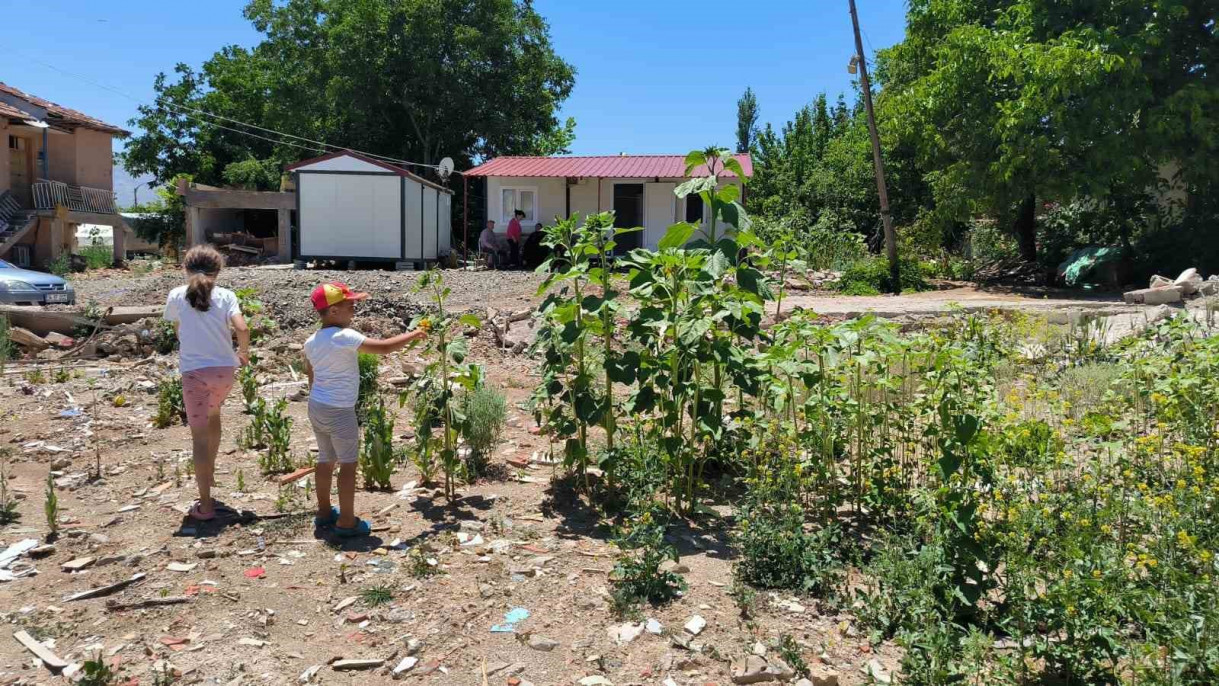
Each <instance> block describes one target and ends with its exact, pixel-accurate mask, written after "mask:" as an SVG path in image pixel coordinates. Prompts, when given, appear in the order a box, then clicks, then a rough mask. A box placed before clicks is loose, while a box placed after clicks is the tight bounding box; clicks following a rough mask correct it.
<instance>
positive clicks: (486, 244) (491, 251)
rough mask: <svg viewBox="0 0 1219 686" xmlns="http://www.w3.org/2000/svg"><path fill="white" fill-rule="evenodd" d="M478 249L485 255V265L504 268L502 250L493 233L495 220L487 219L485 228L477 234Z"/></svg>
mask: <svg viewBox="0 0 1219 686" xmlns="http://www.w3.org/2000/svg"><path fill="white" fill-rule="evenodd" d="M478 251H479V252H480V253H482V254H483V255H486V256H487V266H488V267H490V268H491V269H503V268H504V251H503V248H501V247H500V244H499V238H498V237H497V236H496V235H495V220H493V219H488V220H487V228H485V229H483V230H482V233H480V234H478Z"/></svg>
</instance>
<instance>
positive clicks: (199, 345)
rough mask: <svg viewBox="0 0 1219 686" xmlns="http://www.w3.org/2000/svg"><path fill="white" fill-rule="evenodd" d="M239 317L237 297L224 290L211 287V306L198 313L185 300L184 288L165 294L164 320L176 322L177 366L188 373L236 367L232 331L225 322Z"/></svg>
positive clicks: (239, 309)
mask: <svg viewBox="0 0 1219 686" xmlns="http://www.w3.org/2000/svg"><path fill="white" fill-rule="evenodd" d="M238 314H241V306H240V305H239V304H238V303H237V296H236V295H233V292H232V291H230V290H229V289H227V288H220V287H219V286H215V287H213V288H212V299H211V307H209V308H208V310H207V312H200V311H199V310H196V309H195V308H193V307H191V306H190V303H189V302H187V300H186V286H178V287H177V288H175V289H173V290H172V291H170V292H169V297H168V298H167V299H166V300H165V314H164V317H165V319H167V320H169V321H171V322H177V323H178V341H179V346H178V348H179V350H178V367H179V369H180V370H181V371H182V372H184V373H185V372H191V371H194V370H196V369H205V368H207V367H236V366H237V365H238V364H239V361H238V360H237V353H236V352H234V350H233V329H232V327H231V326H230V324H229V320H231V319H232V318H233V316H234V315H238Z"/></svg>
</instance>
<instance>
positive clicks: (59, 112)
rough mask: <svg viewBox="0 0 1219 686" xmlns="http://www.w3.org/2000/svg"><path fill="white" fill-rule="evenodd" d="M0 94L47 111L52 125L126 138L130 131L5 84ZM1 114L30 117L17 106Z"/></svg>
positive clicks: (6, 109)
mask: <svg viewBox="0 0 1219 686" xmlns="http://www.w3.org/2000/svg"><path fill="white" fill-rule="evenodd" d="M0 93H5V94H8V95H10V96H12V97H15V98H18V99H20V100H25V101H26V102H28V103H31V104H33V105H35V106H37V107H41V108H42V109H44V110H46V111H47V115H48V117H47V118H48V123H50V124H59V123H64V124H74V125H76V126H83V127H85V128H89V129H95V130H97V131H103V132H105V133H110V134H114V135H117V136H126V135H128V133H129V132H128V131H125V130H123V129H120V128H119V127H117V126H112V125H110V124H107V123H106V122H104V121H102V120H100V119H95V118H93V117H90V116H89V115H87V114H85V113H83V112H77V111H76V110H74V109H71V108H69V107H64V106H63V105H57V104H55V103H53V102H51V101H50V100H43V99H42V98H40V97H38V96H35V95H30V94H29V93H26V92H24V91H22V90H20V89H18V88H15V87H13V86H10V85H8V84H7V83H4V82H0ZM8 110H15V111H17V112H20V114H13V113H12V112H10V111H8ZM0 114H2V115H3V116H9V117H20V116H23V115H25V116H29V115H27V114H26V113H25V112H24V111H22V110H20V108H18V107H16V106H12V105H9V106H8V107H6V108H5V112H3V113H0ZM31 118H33V117H31Z"/></svg>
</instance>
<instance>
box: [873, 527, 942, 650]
mask: <svg viewBox="0 0 1219 686" xmlns="http://www.w3.org/2000/svg"><path fill="white" fill-rule="evenodd" d="M945 564H946V560H945V557H944V551H943V548H942V547H941V546H940V545H938V544H928V545H919V543H918V542H917V541H914V540H910V539H906V538H903V537H900V536H895V535H894V536H890V537H888V538H886V539H885V540H884V541H882V543H881V544H880V546H879V550H878V551H877V552H876V554H875V556H874V557H873V558H872V560H871V562H870V563H869V564H868V565H867V567H866V568H865V569H864V570H863V572H864V576H865V577H867V578H868V579H869V580H870V581H869V583H868V584H867V585H866V586H865V587H863V588H861V589H858V590H856V591H855V601H856V602H855V605H854V607H855V615H856V616H857V617H858V618H859V621H860V622H862V623H863V624H864V625H865V626H867V627H869V628H870V629H872V630H873V631H874V632H875V636H876V637H879V638H888V637H890V636H893V635H894V634H896V633H898V632H899V631H918V630H919V629H921V628H923V627H925V626H927V625H931V624H939V623H941V622H942V621H943V620H942V618H941V615H940V612H939V608H940V607H941V604H942V603H944V601H945V598H943V594H944V593H945V589H946V588H947V579H946V576H945V574H946V569H947V568H946V566H945Z"/></svg>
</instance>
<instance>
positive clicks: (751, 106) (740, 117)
mask: <svg viewBox="0 0 1219 686" xmlns="http://www.w3.org/2000/svg"><path fill="white" fill-rule="evenodd" d="M757 135H758V98H757V96H756V95H754V94H753V89H752V88H748V87H747V88H745V94H744V95H742V96H741V99H740V100H737V101H736V151H737V152H739V153H746V152H750V151H752V150H753V142H754V139H755V138H757Z"/></svg>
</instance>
